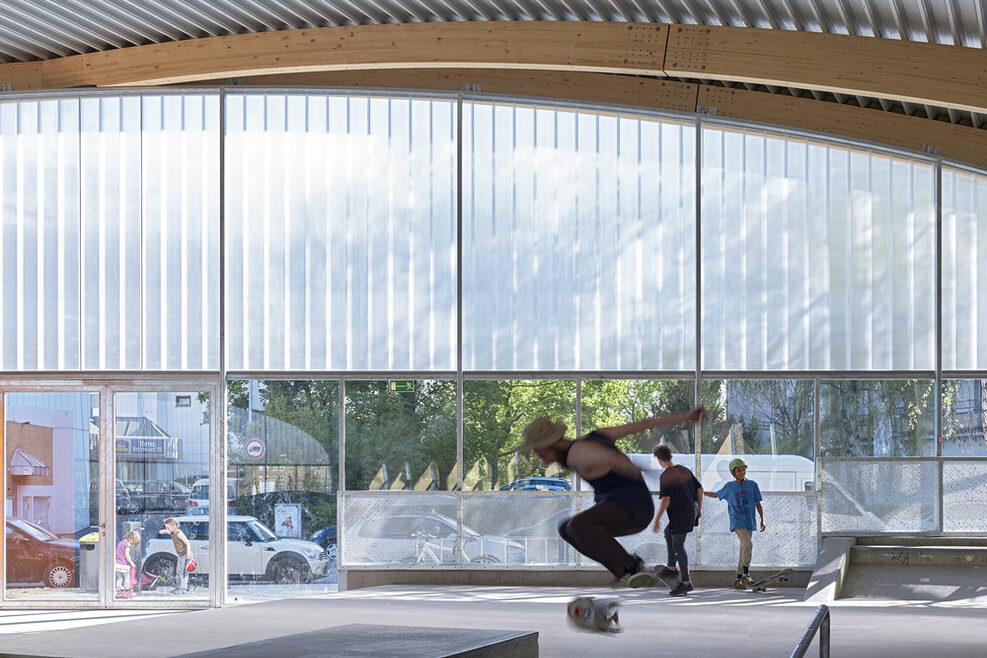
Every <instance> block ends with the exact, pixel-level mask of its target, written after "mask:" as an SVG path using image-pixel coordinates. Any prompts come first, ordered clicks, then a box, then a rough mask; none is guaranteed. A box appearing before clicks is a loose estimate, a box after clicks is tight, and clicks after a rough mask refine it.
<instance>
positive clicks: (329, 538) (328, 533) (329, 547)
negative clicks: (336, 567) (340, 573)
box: [308, 525, 338, 562]
mask: <svg viewBox="0 0 987 658" xmlns="http://www.w3.org/2000/svg"><path fill="white" fill-rule="evenodd" d="M308 540H309V541H313V542H315V543H316V544H318V545H319V546H321V547H322V548H323V549H324V550H325V552H326V555H328V556H329V561H330V562H335V561H336V555H337V553H338V549H337V544H336V526H334V525H331V526H327V527H325V528H322V529H320V530H316V531H315V532H313V533H312V536H311V537H309V538H308Z"/></svg>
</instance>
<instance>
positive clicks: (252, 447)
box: [243, 439, 266, 459]
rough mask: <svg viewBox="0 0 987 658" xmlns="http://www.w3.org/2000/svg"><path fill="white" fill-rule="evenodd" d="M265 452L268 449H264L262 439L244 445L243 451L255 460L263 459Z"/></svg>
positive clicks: (251, 440)
mask: <svg viewBox="0 0 987 658" xmlns="http://www.w3.org/2000/svg"><path fill="white" fill-rule="evenodd" d="M265 450H266V448H265V447H264V442H263V441H261V440H260V439H250V440H249V441H247V442H246V443H245V444H243V451H244V452H245V453H247V456H248V457H252V458H253V459H260V458H261V457H263V456H264V451H265Z"/></svg>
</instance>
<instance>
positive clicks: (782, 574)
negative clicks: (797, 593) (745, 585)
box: [749, 569, 792, 592]
mask: <svg viewBox="0 0 987 658" xmlns="http://www.w3.org/2000/svg"><path fill="white" fill-rule="evenodd" d="M791 575H792V570H791V569H785V570H784V571H779V572H778V573H773V574H771V575H770V576H768V577H767V578H762V579H761V580H758V581H757V582H753V583H751V584H750V585H749V587H750V588H751V591H752V592H767V591H768V585H770V584H771V583H774V582H779V583H784V582H787V581H788V577H789V576H791Z"/></svg>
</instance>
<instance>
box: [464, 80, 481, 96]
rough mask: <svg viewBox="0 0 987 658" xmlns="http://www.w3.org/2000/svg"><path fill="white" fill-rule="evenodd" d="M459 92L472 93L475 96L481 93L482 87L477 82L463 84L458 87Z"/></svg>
mask: <svg viewBox="0 0 987 658" xmlns="http://www.w3.org/2000/svg"><path fill="white" fill-rule="evenodd" d="M459 91H466V92H473V93H475V94H478V93H480V92H481V91H483V86H482V85H481V84H480V83H479V82H464V83H463V84H462V85H460V87H459Z"/></svg>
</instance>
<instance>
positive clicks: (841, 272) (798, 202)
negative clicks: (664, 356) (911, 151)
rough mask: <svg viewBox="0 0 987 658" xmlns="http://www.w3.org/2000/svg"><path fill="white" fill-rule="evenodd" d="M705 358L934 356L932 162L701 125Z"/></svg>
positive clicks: (770, 365)
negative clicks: (702, 126) (702, 127)
mask: <svg viewBox="0 0 987 658" xmlns="http://www.w3.org/2000/svg"><path fill="white" fill-rule="evenodd" d="M702 184H703V187H702V235H703V244H702V247H703V249H702V285H703V291H702V292H703V295H702V322H703V344H702V350H703V353H702V364H703V367H705V368H709V369H713V370H809V369H812V370H851V369H855V370H890V369H897V370H912V369H915V370H917V369H925V370H931V369H932V368H933V365H934V362H933V352H934V347H935V245H936V231H935V221H936V217H935V169H934V167H933V166H932V165H931V164H930V163H927V162H920V161H914V160H907V159H903V158H897V157H892V156H889V155H886V154H883V153H880V152H877V151H865V150H860V149H853V148H848V147H846V146H843V145H838V144H827V143H824V142H819V141H814V140H809V139H806V138H798V137H788V136H783V135H777V134H772V133H769V132H764V131H761V130H757V129H739V128H723V127H717V126H711V125H706V126H705V127H704V129H703V171H702Z"/></svg>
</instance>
